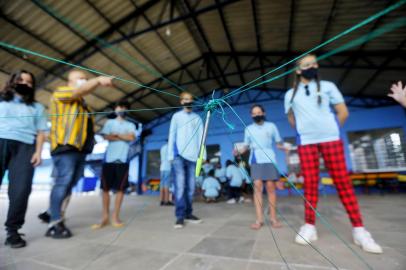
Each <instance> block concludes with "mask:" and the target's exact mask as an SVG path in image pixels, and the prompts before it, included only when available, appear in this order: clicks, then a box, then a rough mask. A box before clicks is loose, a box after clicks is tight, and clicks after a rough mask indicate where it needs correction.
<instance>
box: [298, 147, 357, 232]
mask: <svg viewBox="0 0 406 270" xmlns="http://www.w3.org/2000/svg"><path fill="white" fill-rule="evenodd" d="M298 152H299V157H300V166H301V169H302V174H303V177H304V195H305V198H306V199H307V200H308V202H309V203H310V204H311V205H312V206H313V207H314V209H317V201H318V197H319V192H318V191H319V190H318V185H319V179H320V175H319V158H320V154H321V156H322V157H323V159H324V164H325V166H326V168H327V169H328V172H329V174H330V176H331V177H332V178H333V181H334V184H335V186H336V189H337V192H338V195H339V196H340V199H341V202H342V204H343V205H344V207H345V210H346V211H347V214H348V216H349V218H350V220H351V223H352V225H353V227H360V226H363V225H362V217H361V213H360V210H359V207H358V201H357V198H356V197H355V193H354V189H353V186H352V183H351V181H350V178H349V176H348V172H347V167H346V164H345V157H344V147H343V143H342V141H341V140H338V141H332V142H325V143H318V144H309V145H300V146H299V147H298ZM305 221H306V223H309V224H315V222H316V214H315V212H314V211H313V210H312V208H311V207H310V205H309V204H308V203H306V202H305Z"/></svg>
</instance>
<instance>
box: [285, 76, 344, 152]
mask: <svg viewBox="0 0 406 270" xmlns="http://www.w3.org/2000/svg"><path fill="white" fill-rule="evenodd" d="M308 89H309V93H310V95H309V96H308V95H306V89H305V85H304V84H303V83H300V84H299V85H298V89H297V92H296V95H295V97H294V99H293V103H291V99H292V94H293V89H290V90H289V91H288V92H287V93H286V95H285V113H289V111H290V110H292V111H293V114H294V115H295V121H296V131H297V133H298V145H306V144H314V143H322V142H330V141H335V140H338V139H340V127H339V123H338V120H337V118H336V115H335V114H334V113H333V111H332V109H331V105H336V104H339V103H344V98H343V95H342V94H341V93H340V91H339V90H338V88H337V86H336V85H335V84H334V83H332V82H328V81H320V95H321V104H320V105H319V104H318V103H317V84H316V82H315V81H311V82H310V83H309V84H308Z"/></svg>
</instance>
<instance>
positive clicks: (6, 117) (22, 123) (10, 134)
mask: <svg viewBox="0 0 406 270" xmlns="http://www.w3.org/2000/svg"><path fill="white" fill-rule="evenodd" d="M47 129H48V128H47V118H46V116H45V112H44V106H42V105H41V104H40V103H37V102H34V103H33V104H32V105H27V104H25V103H24V102H23V101H22V100H21V99H20V98H19V97H14V99H13V100H10V101H1V102H0V138H2V139H9V140H15V141H19V142H22V143H26V144H33V143H34V141H35V138H36V136H37V133H38V132H39V131H46V130H47Z"/></svg>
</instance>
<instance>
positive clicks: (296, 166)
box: [284, 137, 327, 174]
mask: <svg viewBox="0 0 406 270" xmlns="http://www.w3.org/2000/svg"><path fill="white" fill-rule="evenodd" d="M284 142H285V143H289V144H290V145H291V150H290V151H289V153H288V154H286V166H287V168H288V174H289V173H292V172H293V173H296V174H300V158H299V153H298V152H297V145H296V137H287V138H284ZM319 162H320V172H327V168H326V166H324V160H323V158H322V157H321V156H320V159H319Z"/></svg>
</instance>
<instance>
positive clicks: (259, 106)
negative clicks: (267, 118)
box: [250, 104, 265, 113]
mask: <svg viewBox="0 0 406 270" xmlns="http://www.w3.org/2000/svg"><path fill="white" fill-rule="evenodd" d="M254 108H260V109H261V111H262V112H263V113H264V112H265V109H264V107H263V106H262V105H260V104H254V105H252V106H251V111H250V112H252V110H253V109H254Z"/></svg>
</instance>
